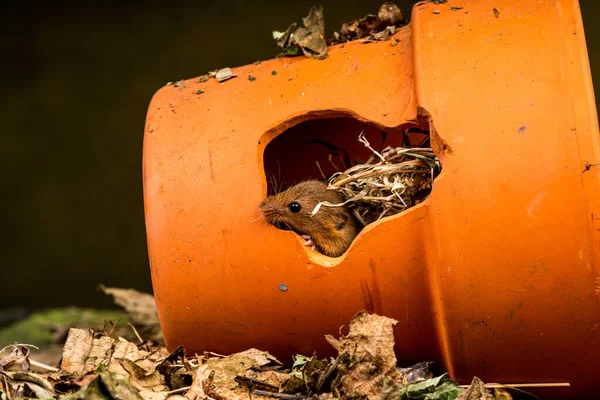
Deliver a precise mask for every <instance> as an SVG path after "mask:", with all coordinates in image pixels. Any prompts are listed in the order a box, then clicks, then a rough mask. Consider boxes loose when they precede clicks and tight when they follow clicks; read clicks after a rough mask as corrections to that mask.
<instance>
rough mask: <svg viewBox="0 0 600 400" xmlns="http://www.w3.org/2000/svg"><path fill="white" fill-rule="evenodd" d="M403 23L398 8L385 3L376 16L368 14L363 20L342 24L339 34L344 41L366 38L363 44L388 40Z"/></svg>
mask: <svg viewBox="0 0 600 400" xmlns="http://www.w3.org/2000/svg"><path fill="white" fill-rule="evenodd" d="M405 23H406V20H405V19H404V16H403V15H402V11H401V10H400V7H398V6H397V5H396V4H394V3H391V2H386V3H384V4H382V5H381V7H379V12H378V13H377V15H373V14H368V15H366V16H364V17H363V18H360V19H355V20H354V21H350V22H346V23H344V24H342V28H341V29H340V34H341V35H342V36H343V37H344V39H346V40H353V39H362V38H367V39H366V40H365V41H363V43H370V42H373V41H376V40H388V38H389V36H390V35H393V34H394V33H396V28H397V27H398V26H401V25H403V24H405ZM334 37H336V35H335V34H334ZM339 40H340V37H339V36H338V37H336V41H339Z"/></svg>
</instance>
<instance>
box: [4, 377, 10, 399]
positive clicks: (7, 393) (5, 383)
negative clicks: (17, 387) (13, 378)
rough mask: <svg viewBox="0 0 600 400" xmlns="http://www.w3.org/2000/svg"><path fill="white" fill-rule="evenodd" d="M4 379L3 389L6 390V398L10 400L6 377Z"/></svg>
mask: <svg viewBox="0 0 600 400" xmlns="http://www.w3.org/2000/svg"><path fill="white" fill-rule="evenodd" d="M3 377H4V387H5V388H6V397H7V398H8V400H12V396H11V394H10V386H8V379H6V375H4V376H3Z"/></svg>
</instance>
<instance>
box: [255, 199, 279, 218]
mask: <svg viewBox="0 0 600 400" xmlns="http://www.w3.org/2000/svg"><path fill="white" fill-rule="evenodd" d="M258 210H259V211H260V213H261V214H262V215H263V216H264V217H265V218H267V219H269V218H274V217H276V216H278V215H280V214H281V209H280V208H279V207H277V206H276V205H274V204H273V203H271V202H270V201H268V200H265V201H263V202H262V203H260V205H259V206H258Z"/></svg>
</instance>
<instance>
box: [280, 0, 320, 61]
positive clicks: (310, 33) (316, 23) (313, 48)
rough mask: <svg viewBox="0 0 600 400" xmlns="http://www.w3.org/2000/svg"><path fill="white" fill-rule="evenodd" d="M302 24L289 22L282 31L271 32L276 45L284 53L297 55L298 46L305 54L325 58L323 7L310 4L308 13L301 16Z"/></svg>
mask: <svg viewBox="0 0 600 400" xmlns="http://www.w3.org/2000/svg"><path fill="white" fill-rule="evenodd" d="M302 23H303V25H304V26H300V27H299V26H298V25H297V24H296V23H293V24H291V25H290V26H289V27H288V28H287V29H286V30H285V31H283V32H277V31H275V32H273V38H274V39H275V41H276V42H277V45H278V46H279V47H281V48H282V49H283V50H284V51H283V54H284V55H292V56H293V55H297V49H296V51H294V50H293V49H294V48H295V47H299V48H300V49H301V50H302V52H303V53H304V55H305V56H307V57H312V58H316V59H318V60H323V59H325V58H327V43H326V41H325V20H324V18H323V7H315V6H312V7H311V8H310V9H309V11H308V15H307V16H306V17H304V18H302Z"/></svg>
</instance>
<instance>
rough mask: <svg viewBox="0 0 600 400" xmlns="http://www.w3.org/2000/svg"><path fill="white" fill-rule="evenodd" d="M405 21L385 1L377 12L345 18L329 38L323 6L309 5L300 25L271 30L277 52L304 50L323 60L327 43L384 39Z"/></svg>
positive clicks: (393, 6) (328, 44)
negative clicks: (326, 34) (326, 36)
mask: <svg viewBox="0 0 600 400" xmlns="http://www.w3.org/2000/svg"><path fill="white" fill-rule="evenodd" d="M406 23H407V21H406V19H405V18H404V15H403V14H402V10H400V7H398V6H397V5H396V4H394V3H391V2H386V3H384V4H382V5H381V7H379V11H378V13H377V15H374V14H368V15H366V16H365V17H363V18H360V19H355V20H353V21H350V22H346V23H344V24H343V25H342V27H341V28H340V30H339V32H334V34H333V36H334V37H333V39H326V38H325V19H324V17H323V7H322V6H321V7H315V6H312V7H311V8H310V9H309V11H308V15H307V16H306V17H305V18H303V19H302V24H303V26H299V25H298V24H297V23H295V22H294V23H292V24H291V25H290V26H288V28H287V29H286V30H285V31H281V32H280V31H273V39H274V40H275V42H276V43H277V45H278V46H279V47H281V49H282V51H281V54H280V56H288V57H294V56H299V55H302V54H304V55H305V56H307V57H312V58H316V59H318V60H323V59H325V58H327V46H330V45H333V44H338V43H343V42H347V41H351V40H357V39H362V42H363V43H371V42H375V41H380V40H388V39H389V37H390V36H391V35H393V34H394V33H396V31H397V29H398V28H399V27H401V26H403V25H406Z"/></svg>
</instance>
